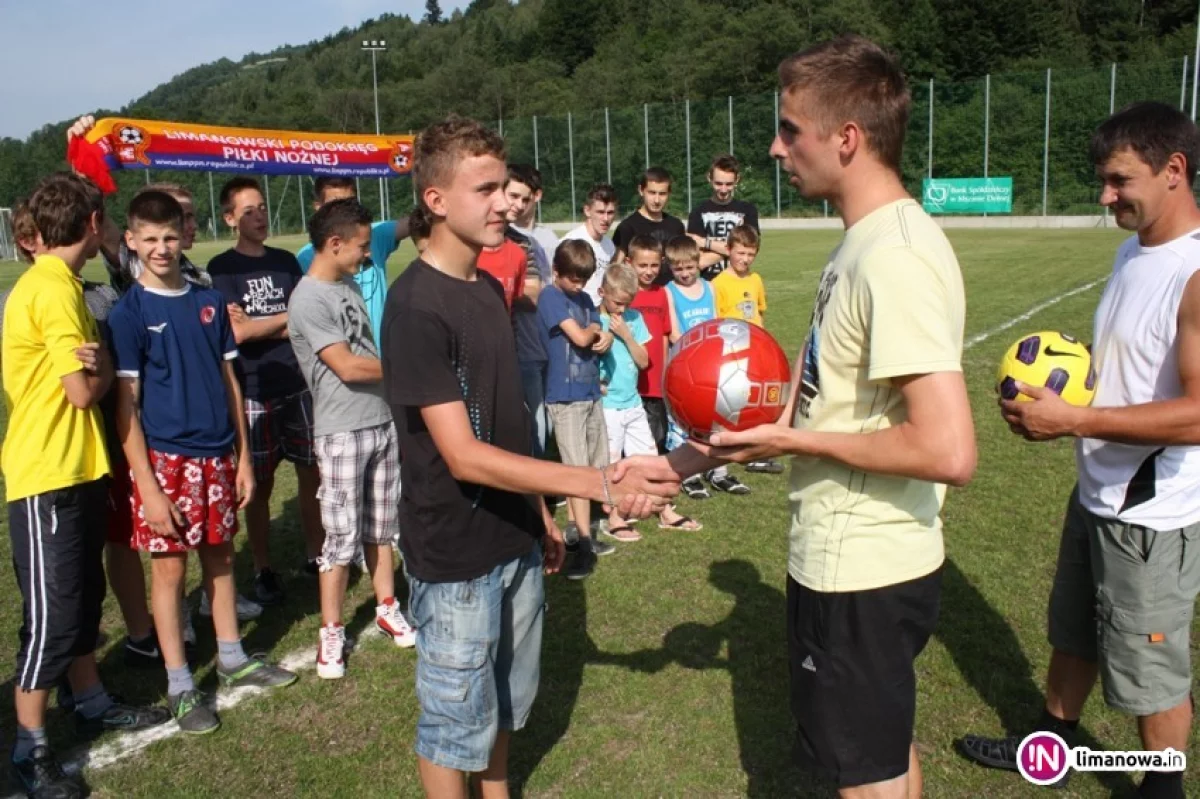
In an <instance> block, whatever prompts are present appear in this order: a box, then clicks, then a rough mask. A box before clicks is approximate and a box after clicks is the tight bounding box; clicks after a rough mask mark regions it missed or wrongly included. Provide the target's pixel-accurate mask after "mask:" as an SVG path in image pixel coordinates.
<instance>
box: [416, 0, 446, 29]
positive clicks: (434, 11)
mask: <svg viewBox="0 0 1200 799" xmlns="http://www.w3.org/2000/svg"><path fill="white" fill-rule="evenodd" d="M421 21H422V22H425V23H427V24H429V25H441V24H442V4H441V3H439V2H438V0H425V17H424V19H422V20H421Z"/></svg>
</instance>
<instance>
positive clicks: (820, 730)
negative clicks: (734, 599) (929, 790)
mask: <svg viewBox="0 0 1200 799" xmlns="http://www.w3.org/2000/svg"><path fill="white" fill-rule="evenodd" d="M941 587H942V569H941V567H939V568H938V569H937V570H936V571H934V572H932V573H930V574H927V575H925V576H924V577H918V578H917V579H915V580H909V581H907V582H903V583H897V584H896V585H889V586H885V587H883V588H875V589H870V590H866V591H846V592H842V593H823V592H820V591H813V590H812V589H809V588H805V587H804V586H802V585H800V584H799V583H797V582H796V581H795V580H793V579H792V578H791V577H788V581H787V606H788V614H787V615H788V620H787V623H788V660H789V665H790V670H791V678H792V679H791V683H792V713H793V714H794V715H795V717H796V722H797V726H798V728H799V729H798V731H799V754H800V761H801V765H803V766H805V767H807V768H809V769H810V770H812V771H815V772H816V773H818V774H821V775H822V776H824V777H825V778H826V779H828V780H831V781H833V782H835V783H836V784H837V786H838V787H839V788H849V787H853V786H857V785H868V784H870V783H873V782H883V781H884V780H890V779H892V778H893V777H899V776H900V775H901V774H904V773H905V772H906V771H908V749H909V746H910V745H911V744H912V737H913V722H914V720H915V718H916V711H917V674H916V671H915V670H914V669H913V661H915V660H916V659H917V655H919V654H921V650H922V649H924V648H925V644H926V643H927V642H928V641H929V636H930V635H931V634H932V633H933V629H934V627H935V625H936V624H937V617H938V610H939V605H940V600H941Z"/></svg>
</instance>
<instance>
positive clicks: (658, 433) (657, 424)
mask: <svg viewBox="0 0 1200 799" xmlns="http://www.w3.org/2000/svg"><path fill="white" fill-rule="evenodd" d="M642 407H643V408H645V409H646V421H647V422H648V423H649V424H650V435H652V436H653V437H654V444H655V445H656V446H657V447H658V451H659V452H660V453H665V452H666V451H667V405H666V403H665V402H663V400H662V398H661V397H642Z"/></svg>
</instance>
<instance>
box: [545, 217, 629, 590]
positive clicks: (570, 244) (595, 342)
mask: <svg viewBox="0 0 1200 799" xmlns="http://www.w3.org/2000/svg"><path fill="white" fill-rule="evenodd" d="M595 271H596V256H595V254H593V252H592V248H591V246H590V245H589V244H588V243H587V242H584V241H577V240H568V241H564V242H563V243H562V244H560V245H559V246H558V249H557V250H556V251H555V253H554V283H553V284H552V285H550V286H547V287H546V288H544V289H542V292H541V294H540V295H539V296H538V309H537V313H538V323H539V328H540V330H541V336H542V344H543V346H544V348H545V350H546V359H547V360H546V410H547V411H548V412H549V414H550V420H551V422H552V423H553V425H554V437H555V441H557V442H558V452H559V455H560V456H561V457H562V462H563V463H565V464H567V465H568V466H593V467H595V468H597V469H603V468H604V467H606V466H607V465H608V462H609V460H608V432H607V431H606V430H605V427H604V409H603V407H602V406H601V404H600V397H601V394H600V364H599V357H598V356H600V355H603V354H604V353H606V352H608V350H609V348H610V347H611V346H612V343H613V335H612V333H606V332H604V329H603V328H602V327H601V325H600V315H599V314H598V313H597V312H596V306H595V305H593V304H592V298H591V297H589V296H588V295H587V294H586V293H585V292H584V290H583V287H584V285H585V284H586V283H587V282H588V278H590V277H591V276H592V273H593V272H595ZM568 503H569V505H570V509H571V515H572V517H573V518H574V520H575V524H576V526H577V527H578V528H579V548H578V549H577V550H576V552H575V556H574V558H573V559H572V561H571V565H570V567H569V568H568V569H567V579H569V580H582V579H584V578H585V577H587V576H588V575H589V574H591V573H592V571H593V570H594V569H595V568H596V557H597V555H602V554H608V553H609V552H611V551H612V547H611V546H610V545H608V544H603V543H600V542H596V541H593V540H592V537H591V520H592V508H591V503H590V502H589V501H588V500H587V499H582V498H579V497H571V498H570V499H569V500H568Z"/></svg>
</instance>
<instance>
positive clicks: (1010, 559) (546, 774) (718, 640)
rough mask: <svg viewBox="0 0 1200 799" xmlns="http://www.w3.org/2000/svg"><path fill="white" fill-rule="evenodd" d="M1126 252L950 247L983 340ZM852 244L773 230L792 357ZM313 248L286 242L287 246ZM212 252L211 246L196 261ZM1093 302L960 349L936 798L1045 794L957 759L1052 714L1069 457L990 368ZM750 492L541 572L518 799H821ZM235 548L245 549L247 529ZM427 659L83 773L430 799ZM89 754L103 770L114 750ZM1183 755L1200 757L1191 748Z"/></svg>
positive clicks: (1103, 722)
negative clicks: (685, 525) (825, 271)
mask: <svg viewBox="0 0 1200 799" xmlns="http://www.w3.org/2000/svg"><path fill="white" fill-rule="evenodd" d="M1121 238H1122V234H1121V233H1119V232H1114V231H1103V230H1097V231H1034V230H1029V231H954V232H952V234H951V240H952V241H953V243H954V245H955V247H956V249H957V252H958V254H959V258H960V260H961V263H962V267H963V272H964V275H965V280H966V288H967V337H968V339H972V338H973V337H975V338H978V337H979V336H980V334H984V333H987V332H989V331H994V330H995V329H996V328H998V327H999V326H1001V325H1003V324H1004V323H1005V322H1006V321H1008V320H1010V319H1012V318H1013V317H1015V316H1018V315H1020V314H1022V313H1023V312H1025V311H1027V310H1029V309H1030V308H1034V307H1035V306H1038V305H1039V304H1040V303H1042V302H1043V301H1045V300H1047V299H1051V298H1055V297H1058V296H1059V295H1062V294H1063V293H1065V292H1068V291H1069V290H1071V289H1073V288H1076V287H1079V286H1083V285H1085V284H1088V283H1090V282H1092V281H1095V280H1097V279H1098V278H1102V277H1103V276H1104V275H1105V274H1106V273H1107V271H1108V269H1109V266H1110V264H1111V261H1112V254H1113V251H1114V248H1115V247H1116V245H1117V243H1118V242H1119V241H1120V240H1121ZM836 240H837V234H835V233H833V232H772V233H768V234H767V237H766V241H765V246H764V250H763V255H762V257H761V259H760V261H759V264H758V268H759V269H760V271H761V273H762V275H763V277H764V280H765V282H766V285H767V290H768V294H769V301H770V313H769V314H768V323H767V324H768V328H769V329H770V330H771V331H772V332H773V333H774V334H775V335H776V336H777V337H778V338H779V340H780V341H781V343H782V344H783V345H784V346H785V348H786V349H787V350H788V351H789V352H796V351H797V350H798V348H799V346H800V344H801V339H802V336H803V333H804V330H805V327H806V325H807V322H808V318H809V314H810V310H811V302H812V296H813V292H814V290H815V286H816V282H817V276H818V274H819V272H820V270H821V268H822V267H823V266H824V264H825V258H826V255H827V254H828V252H829V251H830V249H831V248H832V247H833V245H834V244H835V242H836ZM298 244H299V242H298V241H297V240H296V239H287V240H282V246H289V247H296V246H298ZM212 254H213V253H212V252H211V250H209V249H206V248H205V246H204V245H199V246H197V247H196V251H195V257H196V260H197V261H198V262H205V261H206V260H207V259H208V258H209V257H211V256H212ZM410 258H411V249H410V248H408V247H407V246H406V247H405V248H404V249H402V250H401V251H400V252H398V253H397V254H396V256H395V257H394V258H393V259H392V261H391V262H390V263H389V267H390V271H391V272H392V273H393V275H394V274H395V273H397V272H398V271H399V270H400V269H401V268H402V265H403V264H405V263H407V262H408V260H409V259H410ZM90 269H93V272H92V273H93V274H96V275H99V274H100V273H99V272H97V271H95V270H94V268H92V267H90ZM15 275H16V268H15V267H12V268H5V269H4V271H3V273H2V280H0V282H2V283H4V284H7V283H9V282H11V281H12V280H13V279H14V277H15ZM1099 291H1100V286H1099V285H1095V286H1093V287H1092V288H1089V289H1087V290H1085V291H1081V292H1078V293H1076V294H1074V295H1072V296H1069V297H1067V298H1066V299H1064V300H1062V301H1061V302H1059V303H1056V304H1053V305H1050V306H1048V307H1046V308H1044V309H1043V310H1041V311H1039V312H1037V313H1035V314H1033V315H1032V316H1031V317H1030V318H1028V319H1026V320H1024V321H1021V322H1020V323H1018V324H1016V325H1015V326H1013V327H1012V328H1010V329H1005V330H1002V331H1000V332H997V333H995V335H992V336H990V337H986V338H984V339H983V340H981V341H977V343H973V344H972V345H971V346H970V347H969V349H968V350H967V351H966V353H965V363H964V366H965V370H966V376H967V380H968V384H969V387H970V391H971V399H972V404H973V407H974V410H975V423H976V433H977V436H978V441H979V451H980V461H979V470H978V472H977V475H976V477H975V479H974V481H973V482H972V483H971V485H970V486H968V487H967V488H965V489H961V490H952V491H951V492H950V494H949V498H948V501H947V504H946V508H945V513H944V518H945V530H946V550H947V560H946V565H945V579H944V591H943V600H942V615H941V621H940V623H939V626H938V631H937V633H936V635H935V637H934V638H933V640H931V642H930V644H929V646H928V648H927V649H926V651H925V652H924V654H923V655H922V656H921V658H920V660H919V661H918V664H917V668H918V673H919V675H920V684H919V692H920V696H919V704H918V717H917V730H916V740H917V743H918V746H919V748H920V751H921V753H922V762H923V767H924V772H925V784H926V791H927V794H928V795H929V796H932V797H968V796H989V797H1008V796H1027V795H1033V794H1034V793H1035V792H1036V791H1037V789H1035V788H1033V787H1032V786H1030V785H1027V784H1025V783H1024V782H1023V781H1022V780H1021V779H1020V778H1019V777H1018V776H1017V775H1015V774H1012V773H1007V772H995V771H988V770H984V769H981V768H977V767H975V766H973V765H971V764H969V763H967V762H966V761H964V760H963V759H962V758H960V757H959V756H958V755H957V754H956V753H955V752H954V750H953V747H952V741H953V740H954V738H955V737H957V736H959V735H961V734H963V733H966V732H983V733H994V734H999V733H1001V732H1003V731H1004V730H1005V729H1006V728H1008V729H1012V730H1014V731H1015V730H1022V729H1023V728H1024V727H1025V725H1027V724H1029V723H1031V722H1032V721H1033V720H1034V719H1035V718H1036V716H1037V714H1038V712H1039V710H1040V703H1041V685H1042V682H1043V680H1044V677H1045V666H1046V661H1047V658H1048V656H1049V649H1048V646H1047V644H1046V640H1045V606H1046V598H1047V595H1048V592H1049V587H1050V579H1051V576H1052V573H1053V566H1054V557H1055V553H1056V551H1057V549H1056V547H1057V540H1058V532H1059V526H1060V523H1061V519H1062V509H1063V507H1064V505H1065V502H1066V497H1067V494H1068V492H1069V490H1070V488H1071V485H1072V483H1073V480H1074V469H1073V457H1072V447H1071V444H1070V443H1069V442H1067V441H1060V442H1055V443H1050V444H1041V445H1034V444H1028V443H1025V442H1024V441H1022V440H1020V439H1018V438H1016V437H1014V436H1013V435H1011V434H1010V433H1009V432H1008V430H1007V428H1006V427H1005V426H1004V424H1003V423H1002V421H1001V420H1000V418H999V415H998V413H997V411H996V407H995V404H994V397H993V392H992V380H993V370H994V367H995V364H996V362H997V360H998V358H999V357H1000V354H1001V353H1002V352H1003V350H1004V349H1005V348H1006V347H1007V345H1008V344H1009V343H1010V342H1011V341H1012V340H1013V339H1014V338H1015V337H1016V336H1017V335H1018V334H1020V333H1022V332H1026V331H1033V330H1038V329H1043V328H1054V329H1061V330H1064V331H1068V332H1072V333H1075V334H1077V335H1080V336H1082V337H1084V338H1085V339H1087V338H1090V330H1091V315H1092V311H1093V309H1094V307H1095V304H1096V300H1097V298H1098V296H1099ZM745 480H746V482H747V483H748V484H749V485H751V486H752V488H753V490H754V493H753V494H752V495H751V496H749V497H729V496H719V497H717V498H714V499H712V500H708V501H705V502H688V501H686V500H685V501H684V502H683V503H682V504H683V511H684V512H686V513H689V514H692V515H694V516H696V517H697V518H699V519H700V520H701V521H703V522H704V525H705V528H704V530H703V531H702V532H700V533H660V532H658V531H657V529H653V530H651V528H650V525H648V524H645V523H643V525H642V527H643V529H644V530H650V532H649V534H648V535H646V538H645V539H644V540H643V541H642V542H640V543H636V544H627V545H623V546H620V548H619V550H618V552H617V553H616V554H614V555H612V556H611V557H608V558H606V559H604V560H603V561H601V564H600V567H599V569H598V570H597V572H596V574H595V575H594V576H592V577H591V578H590V579H589V580H587V581H585V582H583V583H572V582H569V581H567V580H565V579H550V580H549V581H548V584H547V594H548V603H549V608H548V613H547V617H546V631H545V642H544V648H543V659H542V682H541V690H540V694H539V698H538V702H537V706H536V707H535V709H534V713H533V717H532V719H531V721H530V725H529V727H528V728H527V729H526V730H525V731H523V732H522V733H520V734H518V735H517V736H516V738H515V739H514V744H513V752H512V759H511V767H512V772H511V773H512V781H513V783H514V786H515V787H516V788H517V790H518V792H519V793H520V794H523V795H525V796H531V797H534V796H537V797H543V796H544V797H551V796H555V797H556V796H593V795H604V796H609V795H613V796H616V795H620V796H716V797H726V796H752V797H779V796H822V795H826V794H827V793H828V791H827V790H826V789H824V788H822V787H821V786H818V785H816V784H814V782H813V780H812V779H811V778H810V777H808V776H807V775H805V774H804V773H801V772H798V771H796V770H794V769H793V768H792V767H791V766H790V765H789V761H790V746H791V740H792V737H791V732H792V726H791V722H790V718H789V713H788V710H787V663H786V655H785V645H784V640H785V639H784V631H783V625H784V593H783V589H784V578H785V563H786V548H787V543H786V530H787V517H788V510H787V502H786V495H785V490H784V489H785V485H786V478H782V477H770V476H760V475H746V476H745ZM294 494H295V481H294V477H293V475H292V472H291V469H290V467H286V466H285V467H283V469H282V470H281V475H280V477H279V479H278V480H277V484H276V495H275V497H274V499H273V518H274V538H273V542H272V546H273V547H274V553H275V556H276V559H277V563H278V565H279V567H281V568H280V570H281V572H282V573H283V574H284V578H285V580H286V585H287V588H288V590H289V591H290V596H289V601H288V602H287V604H286V605H285V606H284V607H282V608H281V609H278V610H273V611H269V612H268V613H267V614H265V615H264V616H263V618H262V619H261V620H259V621H257V622H253V623H250V624H247V625H245V627H244V635H245V640H246V642H247V646H248V649H251V650H271V651H272V652H273V653H274V656H275V657H283V656H285V655H286V654H288V653H292V652H295V651H297V650H301V649H303V648H305V647H311V646H312V645H313V644H314V643H315V641H316V635H317V627H318V620H317V616H316V608H317V595H316V584H315V582H314V581H312V580H311V579H310V578H307V577H305V576H304V575H303V574H302V573H301V572H300V570H299V566H300V565H301V563H302V551H303V550H302V544H301V540H300V536H299V528H298V521H297V511H296V503H295V497H294ZM0 524H3V522H0ZM239 541H240V544H243V545H244V543H245V541H244V536H242V537H240V538H239ZM7 550H8V537H7V536H6V535H5V536H0V556H3V558H7ZM238 577H239V584H240V585H241V586H242V587H243V589H246V588H248V587H249V584H250V580H251V569H250V562H249V553H248V552H242V553H240V559H239V563H238ZM368 582H369V581H367V580H358V581H357V582H356V583H355V585H354V586H353V587H352V591H351V599H350V602H351V604H352V607H353V608H354V610H352V611H351V613H355V612H356V613H357V616H356V619H355V622H354V623H353V624H352V625H351V627H352V629H353V627H357V626H361V625H362V624H364V623H365V622H367V621H368V620H369V618H370V614H371V606H372V601H371V597H370V586H369V584H368ZM0 584H2V585H3V587H4V594H5V595H6V596H7V597H9V599H8V601H7V602H5V603H3V604H2V605H0V662H3V663H11V662H12V660H13V656H14V651H15V648H16V641H17V636H16V630H17V628H18V626H19V623H20V600H19V597H18V593H17V590H16V585H15V583H14V581H13V578H12V576H11V573H10V572H9V571H8V570H7V569H5V570H3V573H2V574H0ZM194 600H195V597H194V595H193V601H194ZM105 611H106V613H105V627H106V630H107V632H108V634H109V640H110V644H109V646H110V647H112V646H113V645H114V644H116V643H119V641H120V639H121V636H122V634H123V630H122V628H121V623H120V618H119V615H118V613H117V611H116V606H115V602H113V601H112V600H111V598H110V599H109V601H108V602H107V604H106V608H105ZM199 621H200V619H199V617H197V622H198V624H197V627H198V630H199V632H200V637H201V662H202V663H204V664H206V665H205V666H204V667H203V668H202V669H201V671H200V673H199V676H200V677H201V678H203V682H204V687H206V688H209V689H211V688H213V687H214V681H213V675H212V672H211V665H209V664H211V660H212V658H213V649H214V644H213V636H212V632H211V629H205V627H204V625H201V624H199ZM1197 640H1200V639H1197ZM101 659H102V666H101V668H102V671H103V674H104V677H105V679H106V681H107V683H108V685H109V686H110V688H113V689H115V690H118V691H120V692H122V693H124V694H126V695H127V696H128V697H131V698H134V699H137V700H140V701H161V700H162V699H163V695H164V690H165V677H164V675H162V674H160V673H146V672H134V671H128V670H126V669H124V668H123V667H122V665H121V662H120V659H119V656H118V653H117V652H116V650H115V649H111V648H110V649H107V650H105V651H104V652H102V653H101ZM413 668H414V654H413V653H412V652H411V651H409V652H406V651H400V650H397V649H395V648H394V647H392V646H391V645H390V644H388V643H386V642H384V641H382V640H380V639H376V638H368V639H366V640H364V641H363V642H362V644H361V645H360V647H359V649H358V651H357V652H356V653H355V655H354V657H353V661H352V662H351V664H350V669H349V671H348V675H347V678H346V679H344V680H342V681H340V682H331V683H326V682H322V681H320V680H318V679H317V678H316V676H315V673H314V672H312V671H311V670H308V671H306V672H305V673H304V676H303V679H302V680H301V681H300V682H299V683H298V684H297V685H295V686H294V687H292V688H289V689H287V690H285V691H283V692H279V693H276V694H272V695H269V696H268V695H260V696H254V697H252V698H250V699H248V700H247V701H245V702H244V703H242V704H240V705H239V706H237V707H236V708H233V709H231V710H229V711H227V712H225V713H224V715H223V719H224V726H223V727H222V729H221V730H220V731H219V732H218V733H217V734H215V735H212V736H208V737H204V738H200V739H194V738H189V739H185V738H183V737H179V736H176V737H173V738H171V739H170V740H166V741H162V742H158V743H155V744H153V745H151V746H149V747H148V748H146V749H145V750H144V751H141V752H140V753H138V754H136V755H133V756H131V757H128V758H127V759H124V760H120V761H119V762H116V763H114V764H112V765H109V766H107V767H104V768H92V769H89V770H87V772H86V775H87V779H88V781H89V783H90V784H91V785H92V786H93V789H94V790H95V792H96V795H99V796H106V797H124V796H147V797H148V796H293V795H313V796H315V795H325V796H413V795H418V794H419V784H418V782H417V778H416V768H415V763H414V758H413V755H412V753H411V743H412V739H413V733H414V727H415V722H416V716H417V706H416V702H415V698H414V693H413ZM52 713H53V715H52V718H51V721H50V728H51V734H52V739H53V740H54V742H55V744H56V746H57V747H59V749H60V750H61V751H64V752H65V751H67V750H68V749H70V748H72V747H75V746H77V742H76V741H75V740H74V739H73V737H72V730H73V727H72V725H69V724H68V721H69V719H66V718H65V717H64V716H63V715H62V714H59V713H58V712H57V711H52ZM1083 729H1084V738H1085V740H1086V741H1087V742H1088V743H1089V744H1090V745H1092V746H1093V747H1095V748H1109V749H1136V748H1139V747H1138V745H1137V736H1136V730H1135V726H1134V724H1133V722H1132V720H1130V719H1127V718H1125V717H1122V716H1120V715H1119V714H1116V713H1114V712H1111V711H1109V710H1108V709H1106V708H1105V707H1104V706H1103V704H1102V702H1101V701H1100V700H1099V697H1098V692H1097V695H1096V696H1094V697H1093V699H1092V701H1091V702H1090V703H1089V705H1088V707H1087V711H1086V713H1085V719H1084V724H1083ZM0 730H2V732H0V737H2V738H3V741H4V746H7V745H8V743H9V741H10V739H11V738H12V735H13V716H12V708H11V699H10V691H9V683H5V685H4V690H3V691H0ZM94 746H97V747H99V748H98V749H96V750H95V752H100V751H103V752H104V753H105V755H106V759H108V758H107V756H108V755H111V754H112V752H113V751H114V750H115V748H116V747H117V746H119V742H117V741H112V740H102V741H99V742H96V743H95V744H94ZM78 751H79V750H76V752H78ZM1189 755H1190V756H1191V757H1193V758H1195V756H1196V749H1195V747H1193V749H1192V751H1191V752H1189ZM0 756H3V757H6V756H7V754H6V752H0ZM1192 773H1193V776H1192V777H1191V778H1190V779H1189V781H1188V793H1189V794H1192V795H1200V777H1196V776H1194V774H1195V769H1194V768H1193V769H1192ZM1135 780H1136V778H1135V777H1134V776H1132V775H1124V774H1112V775H1107V776H1103V777H1097V776H1094V775H1087V774H1082V775H1075V776H1074V778H1073V780H1072V783H1071V788H1070V792H1069V793H1070V795H1077V796H1107V795H1111V794H1114V793H1115V794H1116V795H1126V794H1128V793H1130V792H1131V790H1132V786H1133V785H1134V784H1135Z"/></svg>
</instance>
